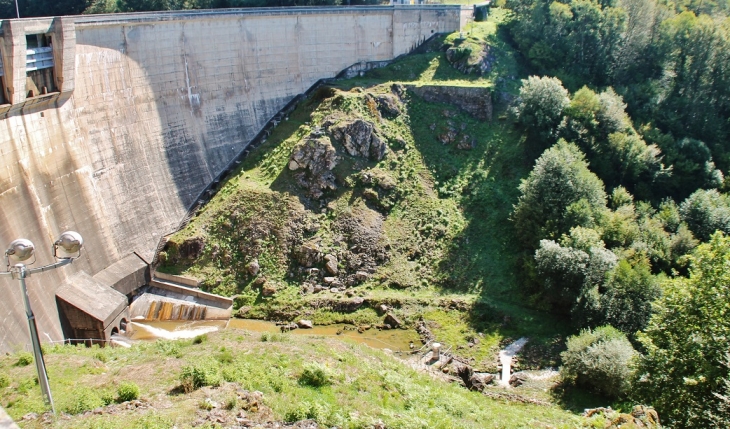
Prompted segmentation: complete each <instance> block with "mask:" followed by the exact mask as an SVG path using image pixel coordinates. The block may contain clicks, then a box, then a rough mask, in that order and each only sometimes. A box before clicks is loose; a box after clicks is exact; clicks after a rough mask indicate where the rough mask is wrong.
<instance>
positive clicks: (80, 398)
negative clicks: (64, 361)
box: [61, 387, 104, 414]
mask: <svg viewBox="0 0 730 429" xmlns="http://www.w3.org/2000/svg"><path fill="white" fill-rule="evenodd" d="M103 405H104V401H103V400H102V398H101V396H99V395H98V394H97V393H96V392H94V391H93V390H91V389H89V388H88V387H81V388H78V389H76V390H75V392H74V396H73V397H71V398H70V402H68V403H66V404H64V405H63V406H62V407H61V409H62V410H63V411H64V412H65V413H68V414H81V413H83V412H86V411H90V410H93V409H95V408H99V407H101V406H103Z"/></svg>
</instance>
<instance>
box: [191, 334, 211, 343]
mask: <svg viewBox="0 0 730 429" xmlns="http://www.w3.org/2000/svg"><path fill="white" fill-rule="evenodd" d="M206 341H208V334H203V335H198V336H197V337H195V338H193V344H203V343H204V342H206Z"/></svg>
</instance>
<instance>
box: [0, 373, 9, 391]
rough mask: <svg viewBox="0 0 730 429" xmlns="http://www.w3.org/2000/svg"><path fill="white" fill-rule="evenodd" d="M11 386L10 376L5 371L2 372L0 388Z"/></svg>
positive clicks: (0, 374)
mask: <svg viewBox="0 0 730 429" xmlns="http://www.w3.org/2000/svg"><path fill="white" fill-rule="evenodd" d="M8 386H10V377H8V375H7V374H5V373H4V372H0V389H3V388H5V387H8Z"/></svg>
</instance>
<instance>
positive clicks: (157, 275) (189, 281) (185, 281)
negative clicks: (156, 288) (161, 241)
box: [152, 271, 217, 296]
mask: <svg viewBox="0 0 730 429" xmlns="http://www.w3.org/2000/svg"><path fill="white" fill-rule="evenodd" d="M152 277H153V279H160V280H165V281H168V282H174V283H180V284H181V285H185V286H188V287H191V288H199V287H200V280H198V279H194V278H192V277H184V276H176V275H175V274H167V273H161V272H159V271H155V272H154V274H153V275H152ZM201 293H205V292H201ZM215 296H217V295H215Z"/></svg>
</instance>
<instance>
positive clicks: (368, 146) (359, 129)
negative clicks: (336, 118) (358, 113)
mask: <svg viewBox="0 0 730 429" xmlns="http://www.w3.org/2000/svg"><path fill="white" fill-rule="evenodd" d="M329 132H330V133H331V135H332V137H333V138H334V140H335V141H337V142H338V143H340V144H341V145H342V146H344V148H345V150H346V151H347V153H348V154H350V155H351V156H358V157H363V158H369V159H371V160H373V161H380V160H381V159H383V157H384V156H385V152H386V150H387V145H386V144H385V142H384V141H383V140H382V139H381V138H380V137H379V136H378V135H377V134H376V133H375V126H374V125H373V124H372V123H370V122H368V121H366V120H363V119H360V118H356V119H349V120H343V121H340V122H338V123H337V124H335V125H330V127H329Z"/></svg>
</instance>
